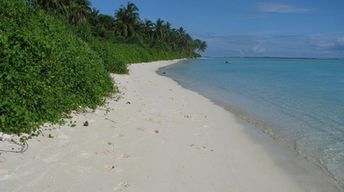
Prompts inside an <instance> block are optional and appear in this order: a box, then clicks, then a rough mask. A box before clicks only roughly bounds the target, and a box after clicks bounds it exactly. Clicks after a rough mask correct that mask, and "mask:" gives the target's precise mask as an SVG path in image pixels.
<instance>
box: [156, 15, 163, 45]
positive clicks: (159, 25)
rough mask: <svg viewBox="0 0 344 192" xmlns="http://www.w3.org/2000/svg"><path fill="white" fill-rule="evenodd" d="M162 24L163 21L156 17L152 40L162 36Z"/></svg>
mask: <svg viewBox="0 0 344 192" xmlns="http://www.w3.org/2000/svg"><path fill="white" fill-rule="evenodd" d="M164 24H165V21H164V20H162V19H160V18H159V19H158V20H157V21H156V23H155V26H154V40H155V41H161V40H162V39H163V37H164Z"/></svg>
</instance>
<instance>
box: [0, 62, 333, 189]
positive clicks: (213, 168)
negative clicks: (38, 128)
mask: <svg viewBox="0 0 344 192" xmlns="http://www.w3.org/2000/svg"><path fill="white" fill-rule="evenodd" d="M173 62H175V61H164V62H154V63H149V64H139V65H131V66H130V73H131V74H130V75H113V77H114V79H115V81H116V82H117V84H118V87H119V89H120V91H121V98H120V99H119V100H118V97H115V98H112V99H109V103H108V105H107V107H101V108H99V109H97V110H96V111H95V112H86V113H82V114H77V115H74V117H73V119H72V121H73V122H72V124H74V121H75V125H76V126H75V127H70V126H68V124H67V125H65V126H61V127H54V128H51V127H46V128H44V129H46V130H45V131H44V132H43V133H44V135H43V136H39V137H37V138H34V139H32V140H30V141H29V149H28V150H27V152H25V153H24V154H13V153H2V154H1V156H0V191H1V192H5V191H6V192H7V191H11V192H15V191H25V192H31V191H32V192H37V191H63V192H68V191H70V192H75V191H82V192H88V191H90V192H95V191H104V192H107V191H132V192H134V191H137V192H169V191H171V192H178V191H180V192H191V191H192V192H203V191H204V192H212V191H214V192H229V191H231V192H232V191H233V192H237V191H244V192H245V191H247V192H251V191H252V192H260V191H261V192H269V191H271V192H277V191H278V192H282V191H285V192H297V191H327V192H330V191H338V190H337V188H336V187H335V185H334V183H333V181H332V180H331V179H330V178H329V177H328V176H327V175H325V174H324V173H323V172H322V171H320V170H319V169H316V168H314V167H313V166H312V165H310V164H308V163H307V162H305V161H302V160H300V159H298V158H297V157H295V156H294V155H293V154H292V153H291V152H290V153H289V152H287V150H283V149H282V147H279V146H275V147H267V146H273V145H275V144H274V142H273V141H271V140H269V139H268V138H266V137H265V136H264V135H262V134H260V133H259V132H255V131H254V130H251V131H249V130H248V128H247V127H244V126H243V124H242V122H240V120H238V119H236V117H235V116H234V115H232V114H231V113H229V112H227V111H226V110H224V109H222V108H221V107H219V106H216V105H214V104H213V103H212V102H210V101H209V100H208V99H206V98H204V97H203V96H201V95H199V94H197V93H194V92H192V91H189V90H186V89H184V88H182V87H181V86H180V85H178V84H177V83H176V82H175V81H173V80H171V79H169V78H167V77H164V76H159V75H157V74H156V70H157V69H158V68H159V67H163V66H166V65H169V64H172V63H173ZM85 121H88V124H89V125H88V126H83V124H84V122H85ZM50 129H51V130H50ZM49 134H50V135H51V136H53V138H49V137H48V135H49Z"/></svg>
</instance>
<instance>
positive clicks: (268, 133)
mask: <svg viewBox="0 0 344 192" xmlns="http://www.w3.org/2000/svg"><path fill="white" fill-rule="evenodd" d="M180 62H182V61H180ZM180 62H177V63H174V64H171V65H168V66H163V67H160V68H159V69H158V70H157V71H156V73H157V74H158V75H161V76H166V77H168V78H170V79H172V80H173V81H175V82H176V83H177V84H178V85H179V86H181V87H182V88H184V89H187V90H190V91H193V92H195V93H197V94H199V95H201V96H202V97H205V98H207V99H208V100H209V101H210V102H211V103H213V104H214V105H217V106H219V107H221V108H223V109H225V110H226V111H228V112H229V113H231V114H233V115H234V116H235V117H236V118H237V120H238V121H239V122H240V123H241V124H243V125H244V126H245V127H247V132H248V134H249V135H252V134H253V135H257V134H258V135H260V134H262V135H261V136H258V137H261V138H259V139H258V142H260V143H262V144H263V145H265V147H266V148H267V150H272V151H274V150H275V151H276V149H275V148H276V147H275V148H274V147H271V145H273V144H278V145H281V146H278V147H277V148H279V149H280V150H283V151H285V152H284V153H290V154H289V155H290V156H291V157H292V158H294V159H298V160H297V161H299V162H300V161H301V162H302V161H304V162H305V163H306V164H307V163H309V164H311V166H313V167H314V168H315V169H320V170H321V171H322V172H323V173H324V174H326V175H327V176H328V177H330V178H331V179H332V180H333V181H334V182H335V184H336V185H337V187H338V188H339V190H344V188H343V183H341V182H339V181H338V180H337V179H336V177H335V176H334V175H333V174H332V173H331V172H330V171H329V170H328V169H327V167H326V166H325V165H323V164H322V163H321V161H320V160H319V159H316V158H312V157H309V156H307V155H306V154H303V153H302V151H300V150H299V149H298V147H297V144H296V143H295V142H294V141H292V140H289V139H287V138H283V137H281V136H279V135H277V134H275V133H273V131H274V130H276V127H277V125H273V124H270V123H267V122H265V121H263V120H260V119H258V118H257V117H255V116H252V115H251V114H249V113H248V112H246V111H243V110H242V109H240V108H239V107H237V106H234V105H231V104H229V103H224V102H221V101H218V100H215V99H212V98H209V97H208V96H207V95H206V94H203V93H201V92H198V91H194V90H192V89H190V88H188V87H187V86H184V85H183V83H182V82H180V81H179V80H177V79H174V78H173V77H172V76H169V75H167V74H163V73H164V72H165V71H164V70H166V69H167V68H170V67H172V65H178V64H180ZM253 137H256V136H253ZM263 137H264V138H263ZM265 137H266V138H265ZM270 139H272V140H273V142H272V143H271V145H267V144H266V143H267V142H268V140H270ZM274 142H276V143H274ZM271 156H272V157H274V154H271ZM306 166H308V165H306Z"/></svg>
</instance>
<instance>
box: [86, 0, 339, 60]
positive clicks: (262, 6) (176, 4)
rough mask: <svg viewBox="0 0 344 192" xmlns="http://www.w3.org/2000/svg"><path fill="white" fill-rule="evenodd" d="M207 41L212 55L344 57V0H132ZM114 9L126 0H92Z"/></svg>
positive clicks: (152, 14) (150, 15) (143, 9)
mask: <svg viewBox="0 0 344 192" xmlns="http://www.w3.org/2000/svg"><path fill="white" fill-rule="evenodd" d="M132 2H134V3H135V4H136V5H137V6H138V7H139V9H140V15H141V18H148V19H151V20H156V19H157V18H162V19H164V20H167V21H170V22H171V23H172V24H173V25H174V26H175V27H180V26H183V27H184V28H185V29H186V30H187V31H188V32H189V33H190V34H191V35H192V36H193V37H195V38H200V39H202V40H205V41H207V43H208V50H207V51H206V55H209V56H275V57H341V58H344V0H284V1H282V0H279V1H277V0H275V1H274V0H270V1H265V0H132ZM91 3H92V5H93V7H95V8H96V9H99V10H100V11H101V12H102V13H104V14H108V15H114V11H115V10H116V9H117V8H118V7H119V6H120V5H122V4H126V3H127V1H125V0H91Z"/></svg>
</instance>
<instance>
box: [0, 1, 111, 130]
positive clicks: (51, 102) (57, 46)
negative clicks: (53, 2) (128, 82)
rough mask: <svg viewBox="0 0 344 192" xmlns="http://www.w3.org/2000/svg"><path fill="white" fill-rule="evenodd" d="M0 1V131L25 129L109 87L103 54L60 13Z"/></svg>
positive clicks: (95, 100)
mask: <svg viewBox="0 0 344 192" xmlns="http://www.w3.org/2000/svg"><path fill="white" fill-rule="evenodd" d="M32 9H33V8H30V7H29V6H27V5H26V4H25V2H24V1H23V0H10V1H8V0H1V1H0V131H2V132H5V133H16V134H19V133H22V132H26V133H29V132H31V131H34V130H35V129H36V128H37V127H38V126H39V125H40V124H42V123H44V122H47V121H52V122H55V121H57V120H59V119H60V118H61V117H62V116H63V114H66V113H69V112H70V111H71V110H75V109H78V108H79V107H91V108H95V107H96V106H97V104H100V103H101V102H102V101H103V97H104V96H107V95H108V94H109V93H110V92H111V91H113V83H112V81H111V78H110V77H109V74H108V73H107V72H106V70H105V68H104V66H103V65H104V64H103V61H102V59H101V58H100V57H99V56H98V55H97V53H95V52H94V51H93V50H92V49H91V48H90V47H89V46H88V45H87V43H85V42H84V41H82V40H81V39H80V38H79V37H77V36H76V35H75V34H74V32H73V30H72V29H71V27H70V26H69V25H68V24H66V23H65V22H63V21H62V20H61V19H58V18H55V17H53V16H49V15H47V14H45V13H44V12H43V11H40V10H32Z"/></svg>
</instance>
